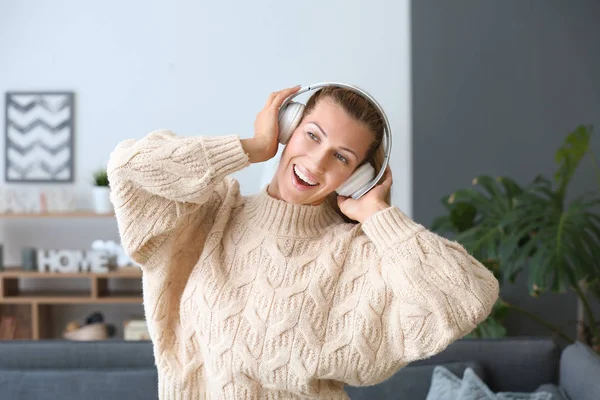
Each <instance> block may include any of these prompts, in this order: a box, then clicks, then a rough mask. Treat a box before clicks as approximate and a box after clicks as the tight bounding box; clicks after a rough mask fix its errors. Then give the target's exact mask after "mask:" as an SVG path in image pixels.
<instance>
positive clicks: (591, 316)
mask: <svg viewBox="0 0 600 400" xmlns="http://www.w3.org/2000/svg"><path fill="white" fill-rule="evenodd" d="M573 289H574V290H575V291H576V292H577V296H579V299H580V300H581V303H583V308H585V312H586V314H587V315H588V318H589V319H590V325H591V326H596V318H594V312H593V311H592V308H591V307H590V303H589V302H588V300H587V298H586V297H585V294H584V293H583V291H582V290H581V287H580V286H579V285H573Z"/></svg>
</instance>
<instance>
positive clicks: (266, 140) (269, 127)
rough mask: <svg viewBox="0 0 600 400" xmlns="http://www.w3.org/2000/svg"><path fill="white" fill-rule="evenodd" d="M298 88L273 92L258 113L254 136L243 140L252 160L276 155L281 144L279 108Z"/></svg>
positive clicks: (255, 161)
mask: <svg viewBox="0 0 600 400" xmlns="http://www.w3.org/2000/svg"><path fill="white" fill-rule="evenodd" d="M298 90H300V85H298V86H294V87H292V88H288V89H283V90H280V91H278V92H273V93H271V95H270V96H269V98H268V99H267V102H266V104H265V107H264V108H263V109H262V110H261V111H260V112H259V113H258V114H257V115H256V119H255V121H254V137H253V138H251V139H243V140H242V146H243V147H244V150H245V151H246V153H247V154H248V156H249V157H250V162H252V163H257V162H264V161H267V160H270V159H271V158H273V157H275V155H276V154H277V148H278V146H279V108H280V107H281V105H282V104H283V102H284V101H285V99H287V98H288V97H289V96H291V95H292V94H294V93H296V92H297V91H298Z"/></svg>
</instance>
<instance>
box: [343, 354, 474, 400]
mask: <svg viewBox="0 0 600 400" xmlns="http://www.w3.org/2000/svg"><path fill="white" fill-rule="evenodd" d="M443 365H444V367H446V369H447V370H448V371H451V372H452V373H453V374H455V375H457V376H462V375H463V373H464V371H465V370H466V369H467V368H472V369H473V370H474V371H475V372H476V373H477V374H479V375H480V376H481V377H485V373H484V370H483V368H481V366H480V365H479V364H477V363H475V362H470V361H464V362H451V363H444V364H443ZM434 368H435V365H418V366H415V365H409V366H407V367H404V368H402V369H401V370H400V371H398V372H397V373H396V374H395V375H394V376H392V377H391V378H390V379H388V380H387V381H385V382H383V383H380V384H379V385H375V386H369V387H353V386H347V387H346V393H348V396H350V398H351V399H352V400H361V399H415V400H417V399H424V398H425V397H426V396H427V391H428V390H429V387H430V385H431V377H432V375H433V370H434Z"/></svg>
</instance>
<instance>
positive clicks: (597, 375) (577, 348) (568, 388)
mask: <svg viewBox="0 0 600 400" xmlns="http://www.w3.org/2000/svg"><path fill="white" fill-rule="evenodd" d="M559 379H560V386H561V387H562V388H563V389H564V390H565V392H566V393H567V395H568V396H569V398H570V399H571V400H598V399H600V357H599V356H598V354H596V353H594V351H593V350H592V349H590V348H589V347H588V346H586V345H585V344H583V343H580V342H577V343H574V344H571V345H569V346H567V347H566V348H565V349H564V350H563V353H562V357H561V359H560V372H559Z"/></svg>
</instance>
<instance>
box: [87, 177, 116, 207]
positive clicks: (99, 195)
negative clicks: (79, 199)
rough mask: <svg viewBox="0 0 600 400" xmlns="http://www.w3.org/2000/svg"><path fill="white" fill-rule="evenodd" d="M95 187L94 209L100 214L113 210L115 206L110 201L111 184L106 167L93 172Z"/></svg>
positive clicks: (93, 189)
mask: <svg viewBox="0 0 600 400" xmlns="http://www.w3.org/2000/svg"><path fill="white" fill-rule="evenodd" d="M93 177H94V187H93V188H92V191H93V193H92V194H93V196H94V210H95V211H96V212H97V213H99V214H108V213H112V212H113V206H112V203H111V202H110V184H109V182H108V174H107V172H106V169H99V170H96V171H95V172H94V174H93Z"/></svg>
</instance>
